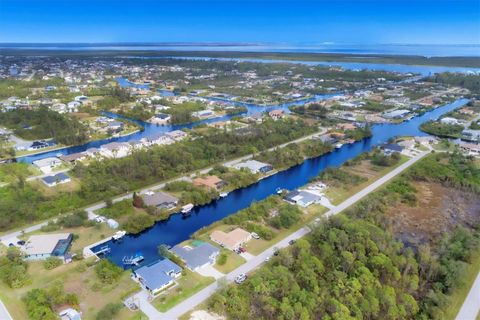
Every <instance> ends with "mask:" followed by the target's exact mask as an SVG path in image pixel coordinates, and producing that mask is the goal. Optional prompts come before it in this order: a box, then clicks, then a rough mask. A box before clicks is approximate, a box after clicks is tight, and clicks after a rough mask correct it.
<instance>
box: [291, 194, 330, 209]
mask: <svg viewBox="0 0 480 320" xmlns="http://www.w3.org/2000/svg"><path fill="white" fill-rule="evenodd" d="M321 198H322V197H321V196H320V195H318V194H315V193H311V192H308V191H303V190H293V191H290V192H289V193H288V194H287V195H286V196H285V197H284V199H285V200H286V201H288V202H290V203H293V204H297V205H299V206H301V207H303V208H306V207H308V206H309V205H311V204H314V203H318V202H320V200H321Z"/></svg>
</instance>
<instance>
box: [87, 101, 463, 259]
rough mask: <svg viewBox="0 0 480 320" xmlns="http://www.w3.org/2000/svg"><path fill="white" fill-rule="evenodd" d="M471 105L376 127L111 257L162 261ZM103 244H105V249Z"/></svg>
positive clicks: (161, 227)
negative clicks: (246, 212)
mask: <svg viewBox="0 0 480 320" xmlns="http://www.w3.org/2000/svg"><path fill="white" fill-rule="evenodd" d="M467 102H468V100H467V99H460V100H457V101H455V102H453V103H450V104H447V105H445V106H442V107H439V108H437V109H435V110H432V111H430V112H428V113H425V114H424V115H422V116H419V117H415V118H413V119H411V120H410V121H407V122H403V123H401V124H380V125H375V126H373V127H372V134H373V135H372V137H371V138H368V139H364V140H362V141H358V142H356V143H353V144H348V145H344V146H343V147H342V148H340V149H336V150H334V151H332V152H330V153H327V154H325V155H323V156H320V157H317V158H313V159H309V160H306V161H305V162H304V163H302V164H300V165H297V166H295V167H292V168H290V169H288V170H286V171H282V172H279V173H277V174H275V175H272V176H270V177H267V178H265V179H263V180H260V181H259V182H257V183H255V184H253V185H251V186H248V187H246V188H243V189H239V190H236V191H233V192H231V193H229V194H228V196H227V197H225V198H221V199H219V200H216V201H213V202H212V203H210V204H208V205H205V206H201V207H196V208H194V209H193V210H192V214H191V215H190V216H188V217H183V216H182V215H181V214H174V215H172V216H171V217H170V218H169V219H168V220H166V221H162V222H157V223H156V224H155V225H154V226H153V227H151V228H150V229H148V230H146V231H144V232H142V233H140V234H138V235H126V236H125V237H124V238H123V240H122V241H121V242H113V241H109V242H108V243H107V245H109V246H110V248H111V253H110V254H109V255H108V256H107V258H108V259H110V260H111V261H113V262H114V263H116V264H118V265H120V266H122V265H123V264H122V259H123V257H124V256H131V255H134V254H135V253H137V252H141V253H142V254H143V256H144V257H145V262H144V263H149V262H152V261H155V260H157V259H158V258H159V255H158V250H157V248H158V246H159V245H160V244H166V245H170V246H174V245H176V244H178V243H180V242H182V241H185V240H187V239H188V238H189V237H190V235H191V234H192V233H194V232H195V231H197V230H199V229H201V228H202V227H205V226H208V225H210V224H212V223H213V222H215V221H218V220H220V219H222V218H224V217H226V216H228V215H231V214H233V213H235V212H237V211H238V210H241V209H244V208H247V207H249V206H250V205H251V204H252V202H254V201H260V200H263V199H265V198H267V197H268V196H270V195H272V194H275V193H276V189H277V188H279V187H280V188H286V189H290V190H292V189H295V188H298V187H300V186H303V185H305V184H306V183H308V182H309V181H310V180H311V179H312V178H313V177H315V176H317V175H318V174H319V173H321V172H322V171H323V170H325V168H328V167H338V166H340V165H342V164H343V163H344V162H345V161H347V160H349V159H352V158H354V157H356V156H357V155H359V154H361V153H362V152H365V151H370V150H372V148H373V147H375V146H377V145H379V144H382V143H385V142H387V141H388V140H389V139H390V138H392V137H395V136H407V135H408V136H424V135H425V133H423V132H422V131H420V130H419V128H418V127H419V125H420V124H421V123H423V122H425V121H428V120H432V119H436V118H438V117H439V116H441V115H442V114H444V113H446V112H449V111H451V110H453V109H456V108H458V107H461V106H463V105H465V104H466V103H467ZM103 245H105V244H102V245H101V246H103ZM98 249H99V247H97V248H93V250H94V251H95V250H98Z"/></svg>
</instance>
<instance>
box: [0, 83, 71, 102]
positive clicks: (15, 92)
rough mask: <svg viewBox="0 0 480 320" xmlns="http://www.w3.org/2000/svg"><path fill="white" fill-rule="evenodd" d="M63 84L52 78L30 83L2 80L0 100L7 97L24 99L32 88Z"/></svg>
mask: <svg viewBox="0 0 480 320" xmlns="http://www.w3.org/2000/svg"><path fill="white" fill-rule="evenodd" d="M63 83H64V81H63V79H60V78H52V79H49V80H39V79H33V80H32V81H23V80H12V79H2V80H0V99H5V98H9V97H19V98H26V97H27V96H29V95H30V93H31V91H32V89H33V88H44V87H46V86H50V85H54V86H59V85H62V84H63Z"/></svg>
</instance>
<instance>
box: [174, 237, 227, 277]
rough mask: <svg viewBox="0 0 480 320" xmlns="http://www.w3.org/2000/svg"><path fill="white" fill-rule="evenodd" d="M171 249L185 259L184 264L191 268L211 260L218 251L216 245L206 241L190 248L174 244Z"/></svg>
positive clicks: (193, 268)
mask: <svg viewBox="0 0 480 320" xmlns="http://www.w3.org/2000/svg"><path fill="white" fill-rule="evenodd" d="M171 251H172V252H173V253H175V254H176V255H177V256H179V257H180V258H181V259H182V260H183V261H185V264H186V265H187V267H188V268H189V269H191V270H195V269H196V268H197V267H201V266H203V265H205V264H207V263H209V262H211V261H212V260H213V256H216V255H218V253H220V250H219V249H218V248H217V247H215V246H213V245H211V244H210V243H206V242H205V243H203V244H201V245H199V246H197V247H193V248H191V249H187V248H185V247H182V246H180V245H176V246H175V247H173V248H172V249H171ZM212 262H213V261H212Z"/></svg>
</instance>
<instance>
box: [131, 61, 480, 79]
mask: <svg viewBox="0 0 480 320" xmlns="http://www.w3.org/2000/svg"><path fill="white" fill-rule="evenodd" d="M132 58H134V57H132ZM137 58H138V57H137ZM143 58H146V59H147V58H150V59H151V58H152V57H143ZM156 58H158V59H162V58H165V57H156ZM169 58H171V59H179V60H203V61H205V60H219V61H243V62H260V63H292V64H303V65H308V66H327V67H342V68H343V69H346V70H373V71H389V72H399V73H415V74H420V75H422V76H429V75H432V74H435V73H441V72H458V73H474V74H480V68H466V67H444V66H417V65H407V64H388V63H367V62H338V61H329V62H326V61H303V60H281V59H279V60H277V59H249V58H208V57H169ZM360 59H361V58H359V60H360Z"/></svg>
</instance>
